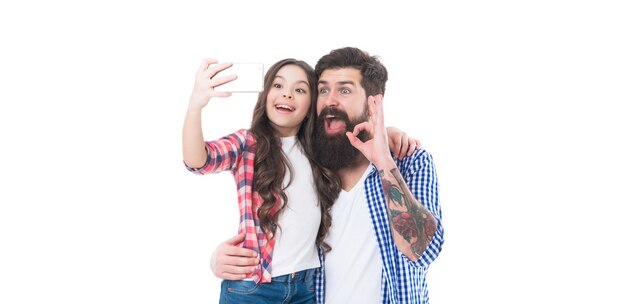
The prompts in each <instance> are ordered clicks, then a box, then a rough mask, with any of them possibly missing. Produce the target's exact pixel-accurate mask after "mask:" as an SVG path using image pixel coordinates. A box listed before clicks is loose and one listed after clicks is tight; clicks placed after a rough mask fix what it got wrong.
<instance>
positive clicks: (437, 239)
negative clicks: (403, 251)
mask: <svg viewBox="0 0 626 304" xmlns="http://www.w3.org/2000/svg"><path fill="white" fill-rule="evenodd" d="M398 168H399V169H400V172H402V175H403V177H404V180H405V181H406V183H407V185H408V186H409V189H411V192H413V194H414V195H415V198H417V200H418V201H419V202H420V203H422V204H423V205H424V206H425V207H426V208H427V209H428V210H429V211H430V213H432V214H433V216H434V217H435V219H436V220H437V230H436V231H435V235H434V236H433V239H432V241H431V242H430V245H429V246H428V248H426V251H425V252H424V253H423V254H422V256H421V257H420V259H419V260H417V261H415V262H410V263H411V265H414V266H419V267H426V266H428V265H430V263H432V262H433V261H434V260H435V259H436V258H437V256H438V255H439V252H441V247H442V245H443V242H444V240H443V226H442V224H441V208H440V207H439V182H438V180H437V172H436V170H435V164H434V163H433V159H432V156H431V155H430V154H429V153H428V152H427V151H426V150H423V149H420V150H418V151H416V152H415V153H414V154H413V155H412V156H411V157H407V158H405V159H404V160H402V162H400V164H399V165H398ZM407 260H408V259H407Z"/></svg>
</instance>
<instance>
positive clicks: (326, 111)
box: [317, 107, 350, 122]
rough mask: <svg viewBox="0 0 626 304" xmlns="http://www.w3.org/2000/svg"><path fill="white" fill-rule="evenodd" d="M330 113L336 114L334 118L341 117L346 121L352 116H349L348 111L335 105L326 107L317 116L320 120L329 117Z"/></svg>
mask: <svg viewBox="0 0 626 304" xmlns="http://www.w3.org/2000/svg"><path fill="white" fill-rule="evenodd" d="M329 115H330V116H334V117H333V118H334V119H341V120H343V121H345V122H350V118H348V113H346V112H344V111H342V110H339V109H337V108H335V107H324V108H323V109H322V111H321V112H320V114H319V115H318V116H317V117H318V119H320V120H325V119H326V117H328V116H329Z"/></svg>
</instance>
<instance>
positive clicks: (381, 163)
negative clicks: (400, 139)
mask: <svg viewBox="0 0 626 304" xmlns="http://www.w3.org/2000/svg"><path fill="white" fill-rule="evenodd" d="M372 163H373V164H374V166H376V168H377V169H378V170H391V169H393V168H395V167H396V162H395V161H394V160H393V157H391V154H389V155H387V156H385V157H383V158H381V159H378V160H375V161H373V162H372Z"/></svg>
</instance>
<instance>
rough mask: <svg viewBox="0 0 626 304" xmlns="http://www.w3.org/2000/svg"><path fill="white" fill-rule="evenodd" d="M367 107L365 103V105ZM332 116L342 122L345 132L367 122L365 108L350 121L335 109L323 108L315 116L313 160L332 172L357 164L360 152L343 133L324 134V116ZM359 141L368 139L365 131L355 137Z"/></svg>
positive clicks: (342, 112) (346, 115) (344, 114)
mask: <svg viewBox="0 0 626 304" xmlns="http://www.w3.org/2000/svg"><path fill="white" fill-rule="evenodd" d="M365 105H366V107H367V103H366V104H365ZM327 115H334V116H335V118H334V119H339V120H342V121H344V123H345V124H346V131H351V132H352V131H354V126H356V125H358V124H360V123H362V122H364V121H367V119H368V117H367V108H365V109H364V111H363V114H362V115H361V116H360V117H357V118H356V119H355V120H353V121H351V120H350V119H349V118H348V114H347V113H346V112H344V111H341V110H338V109H337V108H328V107H326V108H324V109H323V110H322V112H321V113H320V114H319V115H318V116H317V120H316V121H315V132H314V138H313V152H314V153H315V159H316V160H317V161H318V162H319V163H320V165H322V166H324V167H326V168H328V169H330V170H332V171H337V170H338V169H342V168H349V167H351V166H353V165H355V164H356V163H357V161H358V160H359V156H360V155H361V151H359V150H357V149H356V148H355V147H353V146H352V144H350V140H349V139H348V136H346V133H345V132H337V133H335V134H332V135H330V134H327V133H326V116H327ZM357 137H358V138H359V139H360V140H361V141H366V140H368V139H369V138H370V134H369V133H368V132H366V131H361V132H360V133H359V135H358V136H357Z"/></svg>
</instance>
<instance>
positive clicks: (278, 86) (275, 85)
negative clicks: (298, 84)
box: [274, 83, 283, 89]
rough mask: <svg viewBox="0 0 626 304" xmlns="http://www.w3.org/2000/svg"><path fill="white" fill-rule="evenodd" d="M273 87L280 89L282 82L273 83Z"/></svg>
mask: <svg viewBox="0 0 626 304" xmlns="http://www.w3.org/2000/svg"><path fill="white" fill-rule="evenodd" d="M274 87H275V88H277V89H282V88H283V85H282V84H280V83H275V84H274Z"/></svg>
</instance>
